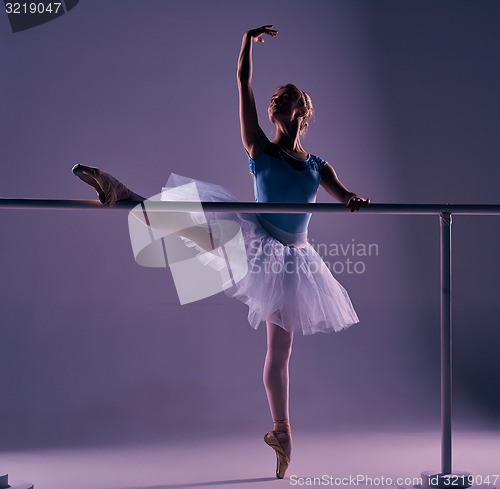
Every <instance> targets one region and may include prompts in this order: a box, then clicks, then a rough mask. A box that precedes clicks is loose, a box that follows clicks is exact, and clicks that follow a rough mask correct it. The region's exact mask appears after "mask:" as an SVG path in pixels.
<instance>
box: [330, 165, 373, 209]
mask: <svg viewBox="0 0 500 489" xmlns="http://www.w3.org/2000/svg"><path fill="white" fill-rule="evenodd" d="M320 184H321V186H322V187H323V188H324V189H325V190H326V191H327V192H328V193H329V194H330V195H331V196H333V197H335V198H336V199H337V200H338V201H340V202H342V203H344V204H346V207H348V208H349V209H351V212H354V211H359V209H361V207H362V206H364V205H368V204H369V203H370V199H363V198H362V197H360V196H359V195H357V194H355V193H354V192H349V190H347V189H346V188H345V186H344V185H343V184H342V182H341V181H340V180H339V178H338V177H337V173H335V170H334V169H333V167H332V166H331V165H330V164H329V163H327V164H326V165H325V168H324V169H323V175H322V178H321V182H320Z"/></svg>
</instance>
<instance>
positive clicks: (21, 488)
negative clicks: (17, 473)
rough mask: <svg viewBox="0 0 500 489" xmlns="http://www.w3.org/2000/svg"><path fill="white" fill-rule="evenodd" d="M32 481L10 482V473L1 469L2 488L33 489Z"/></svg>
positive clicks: (0, 481) (0, 482)
mask: <svg viewBox="0 0 500 489" xmlns="http://www.w3.org/2000/svg"><path fill="white" fill-rule="evenodd" d="M33 487H34V486H33V484H32V483H31V482H24V481H11V482H10V483H9V474H5V473H4V472H2V471H0V489H33Z"/></svg>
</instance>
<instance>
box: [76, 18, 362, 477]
mask: <svg viewBox="0 0 500 489" xmlns="http://www.w3.org/2000/svg"><path fill="white" fill-rule="evenodd" d="M272 27H273V26H272V25H264V26H262V27H258V28H256V29H251V30H249V31H248V32H246V33H245V34H244V35H243V39H242V44H241V50H240V54H239V58H238V71H237V82H238V91H239V107H240V111H239V113H240V125H241V139H242V143H243V146H244V149H245V151H246V153H247V156H248V164H249V170H250V173H251V174H252V177H253V184H254V192H255V199H256V201H258V202H315V201H316V194H317V191H318V188H319V186H320V185H321V186H322V187H323V188H324V189H325V190H326V191H327V192H328V193H329V194H330V195H332V196H333V197H334V198H335V199H336V200H338V201H340V202H343V203H345V205H346V207H347V209H349V210H350V211H351V212H354V211H358V210H360V209H361V208H362V207H363V206H365V205H367V204H369V200H368V199H364V198H362V197H360V196H359V195H357V194H356V193H354V192H350V191H349V190H347V188H346V187H345V186H344V185H343V184H342V183H341V182H340V180H339V179H338V177H337V175H336V172H335V170H334V169H333V167H332V166H331V165H330V164H329V163H327V162H326V161H325V160H323V159H322V158H320V157H318V156H315V155H313V154H311V153H308V152H307V151H305V149H304V148H303V146H302V143H301V139H300V138H301V136H302V135H303V134H304V132H305V130H306V129H307V127H308V125H309V121H310V119H311V116H312V115H313V106H312V102H311V98H310V97H309V95H308V94H307V93H306V92H304V91H302V90H300V89H299V88H297V87H296V86H295V85H292V84H287V85H282V86H280V87H278V88H277V89H276V90H275V92H274V93H273V95H272V97H271V100H270V103H269V106H268V117H269V120H270V121H271V123H272V124H273V125H274V129H275V134H274V137H273V139H272V140H270V139H268V138H267V136H266V135H265V133H264V131H263V130H262V129H261V127H260V125H259V121H258V117H257V110H256V105H255V99H254V94H253V90H252V49H253V48H252V45H253V43H255V42H258V43H263V42H264V37H265V36H269V37H275V36H276V35H277V34H278V32H277V31H276V30H274V29H273V28H272ZM73 172H74V173H75V175H77V176H78V177H79V178H81V179H82V180H83V181H85V182H86V183H88V184H89V185H91V186H92V187H94V189H95V190H96V191H97V193H98V195H99V200H100V201H101V202H102V203H103V204H105V205H114V204H115V203H116V202H119V201H125V202H127V201H128V202H141V201H144V200H145V198H144V197H142V196H140V195H138V194H136V193H134V192H132V191H131V190H130V189H129V188H128V187H126V186H125V185H123V184H122V183H121V182H120V181H118V180H117V179H116V178H114V177H113V176H111V175H109V174H108V173H105V172H103V171H101V170H100V169H98V168H95V167H90V166H85V165H75V166H74V167H73ZM189 182H195V183H196V186H197V190H198V193H199V195H200V198H201V200H202V201H203V202H206V201H237V199H236V198H235V197H234V196H233V195H232V194H231V193H230V192H229V191H228V190H226V189H224V188H223V187H221V186H219V185H215V184H212V183H209V182H202V181H200V180H196V179H192V178H187V177H183V176H180V175H175V174H172V175H171V176H170V178H169V180H168V182H167V186H166V187H164V189H169V188H176V189H178V190H182V184H184V183H189ZM176 214H177V213H176ZM206 214H207V220H208V221H210V220H217V218H219V219H220V218H223V219H233V220H235V221H236V222H237V223H238V224H239V225H240V226H241V230H242V234H243V237H244V241H245V246H246V249H247V257H248V262H249V265H251V266H249V268H248V273H247V274H246V276H245V278H244V279H243V280H241V281H240V282H239V283H238V284H236V285H234V287H233V288H232V289H230V292H229V294H230V296H232V297H234V298H237V299H239V300H241V301H243V302H244V303H245V304H247V305H248V307H249V313H248V320H249V323H250V324H251V326H253V327H254V328H255V329H257V327H258V326H259V324H260V323H261V322H265V323H266V330H267V352H266V357H265V362H264V370H263V381H264V386H265V390H266V394H267V399H268V403H269V408H270V412H271V416H272V421H273V429H272V430H271V431H269V432H267V433H266V434H265V435H264V441H265V443H267V445H269V446H270V447H271V448H273V450H274V451H275V454H276V477H277V478H278V479H282V478H284V476H285V472H286V470H287V468H288V466H289V464H290V458H291V453H292V433H291V427H290V415H289V361H290V355H291V352H292V343H293V338H294V332H296V331H299V332H302V333H303V334H304V335H308V334H314V333H317V332H324V333H327V332H331V331H341V330H344V329H346V328H348V327H349V326H351V325H353V324H356V323H358V322H359V319H358V316H357V314H356V312H355V310H354V308H353V306H352V303H351V301H350V298H349V296H348V294H347V292H346V291H345V289H344V288H343V287H342V285H341V284H340V283H339V282H338V281H337V280H336V279H335V278H334V277H333V276H332V274H331V272H330V270H329V269H328V267H327V266H326V264H325V263H324V262H323V260H322V258H321V257H320V256H319V255H318V253H317V252H316V251H315V250H314V248H313V247H312V246H311V244H310V243H309V242H308V241H307V228H308V224H309V220H310V218H311V214H304V213H301V214H269V213H266V214H262V215H261V214H252V213H246V214H241V213H206ZM209 214H211V215H209ZM179 215H180V214H179ZM184 215H185V216H186V215H187V216H189V213H184ZM188 219H189V218H188ZM190 222H191V228H190V229H183V230H182V231H178V232H177V234H179V235H182V236H184V237H186V238H188V239H190V240H192V241H193V242H194V243H195V244H196V245H197V246H198V247H199V248H201V249H203V250H207V251H211V250H212V251H213V250H214V248H215V245H214V242H213V240H212V239H211V236H209V233H208V230H207V228H205V227H202V226H194V225H193V222H192V221H190ZM185 227H186V228H188V227H189V226H187V225H186V226H185ZM290 265H291V266H290ZM263 269H264V270H267V272H263V271H262V270H263ZM269 270H271V271H272V272H271V273H269Z"/></svg>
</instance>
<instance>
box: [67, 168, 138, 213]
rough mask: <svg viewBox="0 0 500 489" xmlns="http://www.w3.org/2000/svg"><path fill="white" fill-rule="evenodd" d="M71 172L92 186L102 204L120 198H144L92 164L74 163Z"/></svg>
mask: <svg viewBox="0 0 500 489" xmlns="http://www.w3.org/2000/svg"><path fill="white" fill-rule="evenodd" d="M72 171H73V173H74V174H75V175H76V176H77V177H78V178H80V179H81V180H83V181H84V182H85V183H88V184H89V185H90V186H92V187H94V189H95V191H96V192H97V195H98V196H99V200H100V201H101V203H102V204H104V205H107V206H112V205H114V204H116V202H118V201H120V200H129V201H134V202H140V201H142V200H144V198H143V197H141V196H140V195H137V194H135V193H134V192H132V191H131V190H130V189H128V188H127V187H125V185H123V183H121V182H120V181H119V180H117V179H116V178H115V177H113V176H112V175H110V174H109V173H106V172H103V171H102V170H99V168H95V167H93V166H85V165H75V166H74V167H73V168H72Z"/></svg>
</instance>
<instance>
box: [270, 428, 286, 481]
mask: <svg viewBox="0 0 500 489" xmlns="http://www.w3.org/2000/svg"><path fill="white" fill-rule="evenodd" d="M288 436H290V435H288ZM264 441H265V442H266V443H267V444H268V445H269V446H270V447H271V448H272V449H273V450H274V451H275V452H276V478H277V479H283V478H284V477H285V472H286V469H288V466H289V465H290V457H289V456H288V455H287V454H286V453H285V450H284V449H283V446H282V445H281V443H280V441H279V439H278V437H277V436H276V432H275V431H269V432H268V433H266V434H265V435H264Z"/></svg>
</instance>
